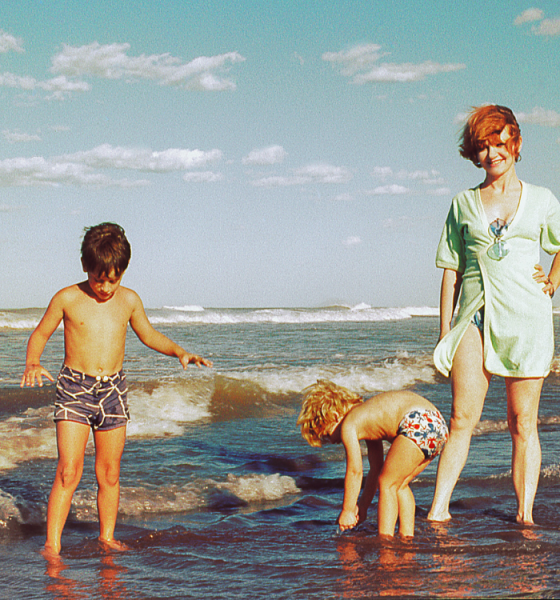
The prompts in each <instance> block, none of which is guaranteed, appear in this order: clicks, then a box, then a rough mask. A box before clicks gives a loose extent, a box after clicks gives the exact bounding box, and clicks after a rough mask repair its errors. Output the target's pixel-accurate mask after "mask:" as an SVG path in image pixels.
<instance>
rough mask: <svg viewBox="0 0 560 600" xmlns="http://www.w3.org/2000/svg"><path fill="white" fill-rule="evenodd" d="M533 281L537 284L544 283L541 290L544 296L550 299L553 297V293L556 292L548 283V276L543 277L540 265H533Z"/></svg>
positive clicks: (552, 285)
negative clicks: (546, 295)
mask: <svg viewBox="0 0 560 600" xmlns="http://www.w3.org/2000/svg"><path fill="white" fill-rule="evenodd" d="M533 279H534V280H535V281H536V282H537V283H544V287H543V289H542V291H543V293H544V294H548V295H549V296H550V297H551V298H552V296H554V292H555V291H556V289H555V287H554V284H553V283H552V282H551V281H550V279H549V278H548V275H545V273H544V269H543V268H542V267H541V265H535V272H534V273H533Z"/></svg>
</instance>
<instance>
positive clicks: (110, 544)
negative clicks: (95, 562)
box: [97, 538, 130, 552]
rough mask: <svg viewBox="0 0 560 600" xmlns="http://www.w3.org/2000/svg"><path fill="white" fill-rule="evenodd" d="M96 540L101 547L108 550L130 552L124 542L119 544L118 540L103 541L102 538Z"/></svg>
mask: <svg viewBox="0 0 560 600" xmlns="http://www.w3.org/2000/svg"><path fill="white" fill-rule="evenodd" d="M97 539H98V540H99V543H100V544H101V545H102V546H105V547H106V548H108V549H109V550H114V551H115V552H127V551H128V550H130V547H129V546H127V545H126V544H125V543H124V542H119V540H115V539H114V538H113V539H110V540H104V539H102V538H97Z"/></svg>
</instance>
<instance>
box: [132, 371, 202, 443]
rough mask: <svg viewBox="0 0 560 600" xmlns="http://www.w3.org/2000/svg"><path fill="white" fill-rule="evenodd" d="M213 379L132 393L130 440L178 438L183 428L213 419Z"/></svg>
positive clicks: (169, 383)
mask: <svg viewBox="0 0 560 600" xmlns="http://www.w3.org/2000/svg"><path fill="white" fill-rule="evenodd" d="M212 387H213V380H212V378H211V377H199V378H195V377H190V378H188V379H178V380H168V381H163V382H161V383H160V384H159V385H157V386H156V387H155V388H153V389H152V390H149V391H148V390H146V389H133V390H131V392H130V393H129V395H128V401H129V407H130V412H131V415H132V420H131V422H130V424H129V425H128V432H127V435H128V437H138V438H140V437H142V438H145V437H163V436H170V435H171V436H178V435H182V433H183V431H184V427H183V425H184V424H185V423H190V422H194V421H199V420H201V419H204V418H206V417H209V416H210V413H209V410H208V407H209V404H210V400H211V396H212Z"/></svg>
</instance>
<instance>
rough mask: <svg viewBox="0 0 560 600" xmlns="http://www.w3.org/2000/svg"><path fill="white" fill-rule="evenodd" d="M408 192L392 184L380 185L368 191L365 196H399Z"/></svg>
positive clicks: (400, 186) (404, 188) (402, 187)
mask: <svg viewBox="0 0 560 600" xmlns="http://www.w3.org/2000/svg"><path fill="white" fill-rule="evenodd" d="M409 192H410V190H409V189H408V188H407V187H404V186H402V185H397V184H396V183H393V184H391V185H380V186H378V187H376V188H374V189H373V190H369V191H368V192H366V194H367V195H368V196H399V195H401V194H408V193H409Z"/></svg>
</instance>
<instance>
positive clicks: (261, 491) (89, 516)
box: [0, 473, 300, 521]
mask: <svg viewBox="0 0 560 600" xmlns="http://www.w3.org/2000/svg"><path fill="white" fill-rule="evenodd" d="M299 492H300V490H299V488H298V487H297V485H296V483H295V480H294V479H292V478H291V477H288V476H285V475H280V474H278V473H276V474H273V475H262V474H250V475H244V476H240V477H238V476H235V475H231V474H229V475H228V476H227V479H226V481H215V480H212V479H204V480H197V481H193V482H190V483H187V484H185V485H182V486H178V485H174V484H170V485H158V486H155V485H150V484H143V485H138V486H135V487H128V486H121V491H120V501H119V512H120V513H121V514H124V515H127V516H133V517H138V516H141V515H145V514H165V513H167V514H172V513H184V512H188V511H191V510H197V509H200V508H202V507H204V506H208V505H209V504H212V505H214V506H217V505H220V504H221V505H226V504H231V503H232V502H233V503H236V501H237V502H239V503H240V504H247V505H251V504H258V503H262V502H272V501H278V500H281V499H282V498H284V497H286V496H290V495H293V494H298V493H299ZM96 502H97V491H96V489H94V488H85V489H84V488H82V489H79V490H78V491H76V493H75V494H74V497H73V499H72V512H73V514H74V516H75V517H76V518H77V519H79V520H81V521H90V520H95V519H96V518H97V504H96ZM0 514H1V513H0Z"/></svg>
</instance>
